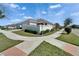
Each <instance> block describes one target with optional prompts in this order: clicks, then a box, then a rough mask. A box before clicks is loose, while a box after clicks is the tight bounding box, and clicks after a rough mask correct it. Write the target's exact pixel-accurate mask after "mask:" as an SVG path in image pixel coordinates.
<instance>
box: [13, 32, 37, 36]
mask: <svg viewBox="0 0 79 59" xmlns="http://www.w3.org/2000/svg"><path fill="white" fill-rule="evenodd" d="M13 33H16V34H19V35H22V36H28V37H37V36H38V35H37V34H33V33H28V32H24V31H13Z"/></svg>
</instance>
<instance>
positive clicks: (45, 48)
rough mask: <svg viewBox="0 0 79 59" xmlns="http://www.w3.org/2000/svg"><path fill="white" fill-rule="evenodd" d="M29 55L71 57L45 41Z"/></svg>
mask: <svg viewBox="0 0 79 59" xmlns="http://www.w3.org/2000/svg"><path fill="white" fill-rule="evenodd" d="M29 55H30V56H71V54H69V53H67V52H65V51H63V50H61V49H59V48H57V47H56V46H53V45H51V44H49V43H47V42H45V41H44V42H42V43H41V44H40V45H39V46H38V47H37V48H36V49H35V50H34V51H32V52H31V53H30V54H29Z"/></svg>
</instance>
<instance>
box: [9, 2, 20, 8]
mask: <svg viewBox="0 0 79 59" xmlns="http://www.w3.org/2000/svg"><path fill="white" fill-rule="evenodd" d="M9 5H10V7H12V8H19V5H17V4H13V3H11V4H9Z"/></svg>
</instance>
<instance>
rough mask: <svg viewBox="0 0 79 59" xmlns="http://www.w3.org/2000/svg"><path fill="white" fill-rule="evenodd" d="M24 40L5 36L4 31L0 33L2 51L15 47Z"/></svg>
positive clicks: (0, 50)
mask: <svg viewBox="0 0 79 59" xmlns="http://www.w3.org/2000/svg"><path fill="white" fill-rule="evenodd" d="M21 42H23V41H21V40H11V39H8V38H7V37H6V36H4V35H3V34H2V33H0V52H2V51H4V50H6V49H8V48H10V47H13V46H15V45H17V44H19V43H21Z"/></svg>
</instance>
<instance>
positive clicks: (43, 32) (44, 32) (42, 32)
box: [40, 29, 50, 35]
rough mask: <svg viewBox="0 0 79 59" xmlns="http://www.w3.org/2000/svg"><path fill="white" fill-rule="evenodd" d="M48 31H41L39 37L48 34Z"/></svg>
mask: <svg viewBox="0 0 79 59" xmlns="http://www.w3.org/2000/svg"><path fill="white" fill-rule="evenodd" d="M49 31H50V30H49V29H47V30H45V31H41V33H40V35H42V34H46V33H48V32H49Z"/></svg>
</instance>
